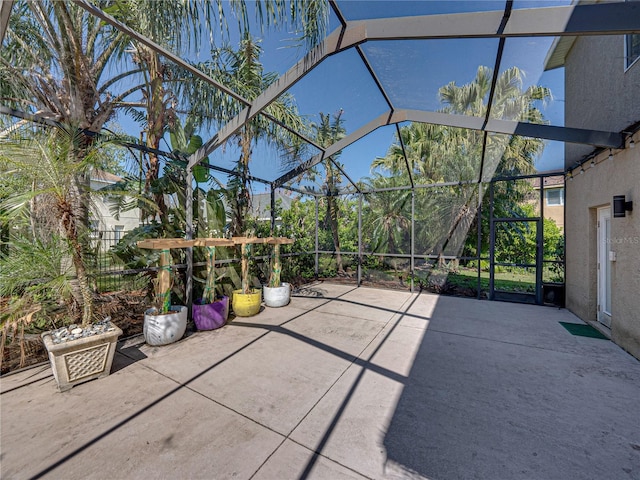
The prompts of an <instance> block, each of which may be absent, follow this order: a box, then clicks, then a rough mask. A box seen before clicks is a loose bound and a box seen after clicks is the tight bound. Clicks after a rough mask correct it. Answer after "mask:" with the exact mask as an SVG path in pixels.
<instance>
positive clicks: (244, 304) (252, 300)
mask: <svg viewBox="0 0 640 480" xmlns="http://www.w3.org/2000/svg"><path fill="white" fill-rule="evenodd" d="M261 302H262V290H255V289H254V290H251V292H250V293H242V290H234V291H233V300H232V301H231V304H232V306H233V312H234V313H235V314H236V316H238V317H251V316H253V315H255V314H256V313H258V312H259V311H260V303H261Z"/></svg>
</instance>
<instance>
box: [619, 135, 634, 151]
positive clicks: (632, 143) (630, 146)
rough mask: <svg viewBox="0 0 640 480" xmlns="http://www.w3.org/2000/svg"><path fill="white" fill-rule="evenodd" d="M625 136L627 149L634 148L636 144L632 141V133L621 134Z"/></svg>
mask: <svg viewBox="0 0 640 480" xmlns="http://www.w3.org/2000/svg"><path fill="white" fill-rule="evenodd" d="M622 133H625V134H626V135H627V138H628V139H629V148H636V142H634V141H633V132H622Z"/></svg>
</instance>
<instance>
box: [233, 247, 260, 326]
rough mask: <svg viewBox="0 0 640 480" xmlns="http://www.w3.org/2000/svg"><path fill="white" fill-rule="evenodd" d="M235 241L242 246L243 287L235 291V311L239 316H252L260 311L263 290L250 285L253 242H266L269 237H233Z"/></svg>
mask: <svg viewBox="0 0 640 480" xmlns="http://www.w3.org/2000/svg"><path fill="white" fill-rule="evenodd" d="M232 240H233V242H234V243H235V244H236V245H240V248H241V250H240V251H241V255H242V259H241V269H242V288H241V289H240V290H234V291H233V298H232V302H231V303H232V305H233V312H234V313H235V314H236V316H238V317H251V316H253V315H255V314H257V313H258V312H259V311H260V304H261V302H262V291H261V290H260V289H257V288H251V286H250V285H249V257H250V256H251V244H253V243H265V241H266V240H267V239H264V238H257V237H233V239H232Z"/></svg>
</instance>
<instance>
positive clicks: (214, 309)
mask: <svg viewBox="0 0 640 480" xmlns="http://www.w3.org/2000/svg"><path fill="white" fill-rule="evenodd" d="M192 313H193V322H194V323H195V324H196V328H197V329H198V330H214V329H216V328H220V327H221V326H223V325H224V324H225V322H226V321H227V318H228V316H229V297H227V296H226V295H225V296H222V297H218V299H217V300H216V301H215V302H213V303H204V300H203V299H199V300H196V302H195V303H194V304H193V306H192Z"/></svg>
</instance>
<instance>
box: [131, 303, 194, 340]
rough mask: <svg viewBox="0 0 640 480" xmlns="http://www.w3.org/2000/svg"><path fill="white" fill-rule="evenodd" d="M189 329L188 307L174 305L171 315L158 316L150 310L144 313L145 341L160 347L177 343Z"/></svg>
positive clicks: (155, 311)
mask: <svg viewBox="0 0 640 480" xmlns="http://www.w3.org/2000/svg"><path fill="white" fill-rule="evenodd" d="M186 329H187V307H185V306H182V305H172V306H171V308H170V312H169V313H164V314H158V310H157V309H155V308H150V309H149V310H147V311H146V312H144V326H143V329H142V332H143V333H144V341H145V342H147V343H148V344H149V345H153V346H159V345H168V344H170V343H173V342H177V341H178V340H180V339H181V338H182V336H183V335H184V332H185V331H186Z"/></svg>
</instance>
